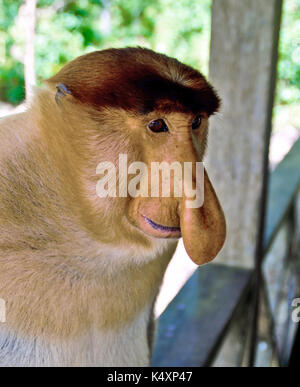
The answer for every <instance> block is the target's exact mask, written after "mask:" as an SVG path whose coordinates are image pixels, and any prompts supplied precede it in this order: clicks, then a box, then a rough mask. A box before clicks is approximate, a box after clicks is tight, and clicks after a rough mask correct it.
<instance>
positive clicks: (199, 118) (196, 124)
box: [192, 116, 202, 130]
mask: <svg viewBox="0 0 300 387" xmlns="http://www.w3.org/2000/svg"><path fill="white" fill-rule="evenodd" d="M201 124H202V116H197V117H196V118H195V119H194V121H193V123H192V129H193V130H196V129H199V128H200V126H201Z"/></svg>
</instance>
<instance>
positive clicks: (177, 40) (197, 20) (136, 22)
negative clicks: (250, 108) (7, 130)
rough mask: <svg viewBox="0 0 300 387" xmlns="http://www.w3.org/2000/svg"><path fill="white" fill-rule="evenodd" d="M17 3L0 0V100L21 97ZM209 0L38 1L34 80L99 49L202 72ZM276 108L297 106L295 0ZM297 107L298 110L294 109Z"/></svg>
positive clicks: (298, 21) (287, 17) (286, 25)
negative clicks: (150, 52)
mask: <svg viewBox="0 0 300 387" xmlns="http://www.w3.org/2000/svg"><path fill="white" fill-rule="evenodd" d="M23 3H24V1H21V0H13V1H11V0H0V101H2V102H6V103H10V104H13V105H17V104H19V103H20V102H21V101H22V100H23V99H24V94H25V92H24V65H23V62H24V55H25V34H24V18H23V13H24V12H22V7H24V6H23ZM211 3H212V0H176V1H174V0H156V1H153V0H102V1H100V0H77V1H72V0H38V2H37V21H36V32H35V71H36V77H37V83H38V84H40V82H41V80H42V79H44V78H48V77H50V76H51V75H53V74H54V73H56V72H57V71H58V70H59V69H60V68H61V67H62V66H63V65H64V64H65V63H66V62H68V61H70V60H72V59H73V58H75V57H76V56H78V55H82V54H84V53H86V52H89V51H93V50H99V49H103V48H106V47H111V46H113V47H124V46H132V45H141V46H146V47H149V48H152V49H154V50H156V51H159V52H163V53H166V54H168V55H170V56H174V57H176V58H178V59H179V60H181V61H183V62H185V63H188V64H190V65H192V66H194V67H196V68H197V69H200V71H202V72H203V73H204V74H206V75H207V73H208V62H209V44H210V23H211ZM278 74H279V82H278V91H277V98H276V109H275V112H277V113H278V112H280V107H284V106H287V105H288V106H292V107H293V106H296V107H299V104H300V90H299V89H300V88H299V86H300V0H284V14H283V27H282V32H281V42H280V62H279V66H278ZM296 112H299V110H298V108H297V109H296Z"/></svg>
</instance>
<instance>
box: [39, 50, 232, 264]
mask: <svg viewBox="0 0 300 387" xmlns="http://www.w3.org/2000/svg"><path fill="white" fill-rule="evenodd" d="M47 83H48V85H49V86H50V88H51V90H52V92H53V100H54V99H55V100H56V105H57V111H58V115H60V117H61V118H62V120H63V122H64V124H63V125H62V129H61V130H62V132H63V133H62V135H63V137H64V139H65V140H64V144H68V145H65V152H68V153H69V154H72V155H73V156H70V157H68V158H66V159H70V160H73V161H72V165H69V166H70V168H72V169H74V168H75V170H76V173H73V175H72V176H73V183H74V184H75V186H76V189H77V194H78V207H79V208H80V218H81V222H82V224H84V226H85V228H86V229H88V230H89V231H90V232H91V233H93V234H94V236H95V237H96V238H97V239H98V240H99V241H101V242H103V243H107V244H108V245H109V244H112V243H113V244H114V245H119V246H120V247H122V248H125V246H128V247H130V248H132V249H135V250H136V251H141V249H142V250H145V251H146V250H147V251H151V249H152V250H153V249H155V248H157V246H162V245H165V244H166V241H169V240H174V239H178V238H179V237H180V236H182V237H183V241H184V245H185V248H186V250H187V253H188V254H189V256H190V257H191V259H192V260H193V261H194V262H196V263H197V264H199V265H200V264H203V263H207V262H209V261H210V260H212V259H213V258H214V257H215V256H216V255H217V253H218V252H219V250H220V249H221V247H222V246H223V243H224V240H225V234H226V230H225V229H226V226H225V220H224V215H223V212H222V209H221V207H220V205H219V202H218V199H217V197H216V194H215V192H214V189H213V187H212V185H211V183H210V181H209V179H208V176H207V174H206V171H204V175H203V178H204V204H203V205H202V206H196V208H193V206H191V205H190V203H191V197H190V196H189V195H188V194H187V192H186V189H185V186H184V183H183V182H185V181H186V180H187V179H188V175H189V174H188V172H186V173H185V165H187V166H190V167H191V169H190V175H189V176H190V180H191V186H194V188H195V187H197V185H199V184H202V183H203V181H202V180H203V179H201V181H200V182H198V181H196V180H197V179H196V178H197V168H196V163H197V162H201V161H202V159H203V156H204V153H205V148H206V143H207V135H208V120H209V117H210V116H211V115H212V114H214V113H215V112H216V111H217V110H218V108H219V103H220V101H219V98H218V97H217V95H216V93H215V91H214V89H213V88H212V87H211V86H210V84H209V83H208V82H207V81H206V80H205V78H204V77H203V76H202V75H201V74H200V73H199V72H198V71H196V70H194V69H192V68H190V67H188V66H186V65H184V64H182V63H180V62H178V61H177V60H175V59H172V58H169V57H167V56H164V55H161V54H157V53H154V52H153V51H150V50H147V49H142V48H126V49H109V50H105V51H99V52H93V53H91V54H88V55H84V56H82V57H79V58H77V59H76V60H74V61H73V62H71V63H69V64H68V65H66V66H65V67H64V68H63V69H62V70H61V71H60V72H59V73H58V74H57V75H55V76H54V77H52V78H51V79H50V80H48V81H47ZM60 126H61V125H60ZM47 135H48V136H51V135H53V134H51V133H48V134H47ZM120 155H121V156H120ZM135 162H139V163H140V164H132V163H135ZM162 162H166V163H169V165H172V163H176V165H177V167H182V173H183V175H182V177H183V179H182V181H181V180H180V178H179V181H180V182H181V183H182V185H181V183H179V184H178V181H176V178H178V176H177V175H176V173H175V172H171V173H170V175H169V177H170V180H169V184H170V194H169V195H168V194H167V195H166V194H165V193H166V192H163V179H162V178H160V179H158V180H155V181H156V183H155V182H154V178H153V174H152V171H153V169H155V167H157V164H153V163H162ZM101 163H102V164H101ZM103 163H106V164H103ZM99 165H100V167H99ZM173 165H174V164H173ZM101 166H102V167H101ZM105 166H106V168H105ZM139 166H140V167H139ZM97 168H98V169H97ZM127 168H128V169H127ZM162 168H163V166H162ZM105 169H107V170H106V171H105ZM171 170H172V168H171ZM127 172H129V173H128V174H127ZM165 172H166V171H165ZM167 172H170V171H169V170H167ZM162 176H163V173H162V175H161V177H162ZM101 179H102V180H101ZM126 180H127V181H126ZM99 181H100V183H99ZM157 181H158V183H157ZM101 182H102V183H103V182H105V184H104V183H103V184H102V183H101ZM127 183H128V186H127ZM97 184H98V188H99V187H100V188H101V187H102V189H103V190H104V191H105V189H107V193H108V195H107V196H106V197H99V196H101V195H99V190H98V194H97V190H96V186H97ZM99 184H100V185H99ZM101 184H102V185H101ZM125 185H126V187H125ZM154 185H155V186H154ZM175 187H177V188H179V191H180V188H182V193H181V194H179V195H176V194H175ZM127 188H128V189H127ZM130 188H131V189H130ZM133 188H135V189H133ZM130 190H131V194H130V193H129V192H128V191H130ZM132 191H135V194H132ZM103 196H105V195H103Z"/></svg>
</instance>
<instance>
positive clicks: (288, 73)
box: [277, 0, 300, 104]
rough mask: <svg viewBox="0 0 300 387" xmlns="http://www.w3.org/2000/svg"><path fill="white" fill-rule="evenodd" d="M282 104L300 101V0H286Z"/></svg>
mask: <svg viewBox="0 0 300 387" xmlns="http://www.w3.org/2000/svg"><path fill="white" fill-rule="evenodd" d="M279 54H280V55H279V59H280V60H279V77H278V78H279V85H278V93H277V101H278V103H280V104H291V103H295V102H297V103H299V102H300V0H285V2H284V13H283V21H282V31H281V41H280V52H279Z"/></svg>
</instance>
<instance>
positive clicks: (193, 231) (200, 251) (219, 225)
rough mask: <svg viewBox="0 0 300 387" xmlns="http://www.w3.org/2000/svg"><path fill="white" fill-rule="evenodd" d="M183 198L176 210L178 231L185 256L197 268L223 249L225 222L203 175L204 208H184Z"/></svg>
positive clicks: (185, 202) (184, 199)
mask: <svg viewBox="0 0 300 387" xmlns="http://www.w3.org/2000/svg"><path fill="white" fill-rule="evenodd" d="M188 201H189V199H188V198H187V197H186V196H185V195H184V196H183V199H182V203H181V205H180V209H179V216H180V227H181V233H182V237H183V243H184V246H185V249H186V252H187V253H188V255H189V256H190V258H191V259H192V261H194V262H195V263H196V264H197V265H203V264H205V263H208V262H210V261H211V260H213V259H214V258H215V257H216V256H217V254H218V253H219V251H220V250H221V248H222V247H223V245H224V242H225V238H226V222H225V217H224V213H223V210H222V208H221V206H220V203H219V200H218V198H217V196H216V193H215V191H214V189H213V186H212V184H211V182H210V180H209V178H208V175H207V173H206V171H205V172H204V204H203V206H202V207H200V208H188Z"/></svg>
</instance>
